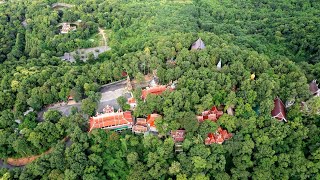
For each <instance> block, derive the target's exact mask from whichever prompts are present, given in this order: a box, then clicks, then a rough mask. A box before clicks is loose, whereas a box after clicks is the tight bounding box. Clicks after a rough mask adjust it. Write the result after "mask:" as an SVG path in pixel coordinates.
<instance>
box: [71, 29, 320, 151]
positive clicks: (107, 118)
mask: <svg viewBox="0 0 320 180" xmlns="http://www.w3.org/2000/svg"><path fill="white" fill-rule="evenodd" d="M66 28H67V29H68V28H69V26H67V25H66ZM67 29H66V31H67ZM204 48H205V45H204V42H203V41H202V40H201V39H200V38H199V39H198V40H197V41H196V42H194V43H193V44H192V45H191V47H190V49H191V50H201V49H204ZM217 68H218V69H221V60H220V61H219V63H218V65H217ZM126 75H127V74H126ZM250 79H251V80H254V79H255V75H254V74H252V75H251V76H250ZM127 81H128V82H127V89H128V91H131V90H132V85H131V82H130V78H129V77H128V78H127ZM174 89H175V82H171V83H169V84H168V85H160V84H159V79H158V77H157V76H156V75H155V74H154V77H153V79H152V80H151V81H150V82H149V85H148V87H146V88H145V89H143V90H142V93H141V97H140V98H141V99H142V100H144V101H145V100H146V98H147V96H148V95H149V94H153V95H161V94H162V93H163V92H164V91H166V90H168V91H173V90H174ZM309 90H310V92H311V94H312V95H314V96H320V90H319V88H318V84H317V83H316V80H313V81H312V82H311V83H310V84H309ZM127 103H128V104H129V105H130V109H131V110H134V109H135V107H136V106H137V102H136V99H135V98H134V97H133V96H131V98H129V99H128V102H127ZM291 104H292V103H291ZM227 113H228V114H229V115H232V116H233V115H234V106H233V105H232V106H229V108H228V109H227ZM222 115H223V111H220V110H219V109H218V108H217V107H216V106H214V107H212V108H211V109H210V110H206V111H203V112H202V113H201V114H200V115H198V116H196V119H197V120H198V122H199V123H202V122H204V121H206V120H209V121H213V122H217V121H218V119H219V118H220V117H221V116H222ZM271 115H272V117H273V118H275V119H277V120H278V121H285V122H287V119H286V106H285V105H284V104H283V102H282V101H281V99H280V98H278V97H277V98H275V99H274V108H273V110H272V111H271ZM157 119H161V115H159V114H149V115H148V116H147V117H146V118H136V119H134V118H133V116H132V113H131V111H125V112H122V111H121V110H118V111H116V112H115V110H114V109H113V107H111V106H107V107H106V108H105V109H104V110H103V113H102V114H97V115H96V116H94V117H91V118H90V120H89V124H90V128H89V131H92V129H95V128H102V129H111V130H123V129H131V130H132V132H134V133H137V134H145V133H154V134H157V132H158V130H157V128H156V125H155V121H156V120H157ZM170 135H171V137H172V138H173V139H174V141H175V149H176V152H181V151H182V142H183V141H184V139H185V135H186V131H185V130H184V129H178V130H172V131H171V132H170ZM232 136H233V135H232V134H231V133H229V132H228V131H227V130H225V129H223V128H222V127H218V129H217V130H216V132H210V133H208V136H207V137H206V139H205V140H204V143H205V144H206V145H211V144H222V143H223V142H224V141H225V140H228V139H230V138H232Z"/></svg>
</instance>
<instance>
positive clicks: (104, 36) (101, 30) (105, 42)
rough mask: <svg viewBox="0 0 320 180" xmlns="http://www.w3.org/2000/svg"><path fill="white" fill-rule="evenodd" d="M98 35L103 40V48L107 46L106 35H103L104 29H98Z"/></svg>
mask: <svg viewBox="0 0 320 180" xmlns="http://www.w3.org/2000/svg"><path fill="white" fill-rule="evenodd" d="M99 34H100V35H102V39H103V40H104V46H108V45H107V38H106V34H105V33H104V29H102V28H100V27H99Z"/></svg>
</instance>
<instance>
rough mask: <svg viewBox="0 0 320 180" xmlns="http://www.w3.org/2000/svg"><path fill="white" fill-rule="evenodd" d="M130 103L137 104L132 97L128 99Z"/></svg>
mask: <svg viewBox="0 0 320 180" xmlns="http://www.w3.org/2000/svg"><path fill="white" fill-rule="evenodd" d="M128 103H129V104H132V103H136V99H135V98H134V97H131V98H129V99H128Z"/></svg>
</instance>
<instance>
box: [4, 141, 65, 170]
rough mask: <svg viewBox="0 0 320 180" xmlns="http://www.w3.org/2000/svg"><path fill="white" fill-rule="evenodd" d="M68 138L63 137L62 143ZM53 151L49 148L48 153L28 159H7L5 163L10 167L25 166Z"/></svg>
mask: <svg viewBox="0 0 320 180" xmlns="http://www.w3.org/2000/svg"><path fill="white" fill-rule="evenodd" d="M68 140H69V138H68V137H65V138H63V139H62V141H65V142H68ZM52 150H53V148H50V149H49V150H48V151H46V152H44V153H42V154H39V155H34V156H28V157H22V158H8V159H7V163H8V164H9V165H11V166H25V165H27V164H29V163H31V162H33V161H34V160H36V159H37V158H39V157H40V156H42V155H45V154H49V153H50V152H51V151H52Z"/></svg>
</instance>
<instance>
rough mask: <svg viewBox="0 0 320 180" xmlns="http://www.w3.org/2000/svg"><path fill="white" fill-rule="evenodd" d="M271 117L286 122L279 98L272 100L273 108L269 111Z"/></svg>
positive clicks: (283, 107)
mask: <svg viewBox="0 0 320 180" xmlns="http://www.w3.org/2000/svg"><path fill="white" fill-rule="evenodd" d="M271 115H272V117H274V118H276V119H278V120H279V121H285V122H287V120H286V108H285V105H284V104H283V102H282V101H281V99H280V98H278V97H277V98H276V99H274V108H273V110H272V111H271Z"/></svg>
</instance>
